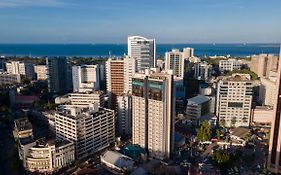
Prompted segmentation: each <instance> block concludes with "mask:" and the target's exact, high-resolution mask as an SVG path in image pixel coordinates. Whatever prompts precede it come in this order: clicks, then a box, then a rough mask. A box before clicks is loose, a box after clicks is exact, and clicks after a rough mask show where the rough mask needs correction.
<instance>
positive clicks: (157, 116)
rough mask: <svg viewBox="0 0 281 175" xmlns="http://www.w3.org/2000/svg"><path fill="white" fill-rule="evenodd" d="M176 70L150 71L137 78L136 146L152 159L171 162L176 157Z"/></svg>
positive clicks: (134, 96) (134, 100)
mask: <svg viewBox="0 0 281 175" xmlns="http://www.w3.org/2000/svg"><path fill="white" fill-rule="evenodd" d="M173 86H174V83H173V74H172V70H169V71H167V72H159V71H157V70H156V69H154V71H153V70H146V72H145V74H144V73H138V74H135V75H134V77H133V92H132V134H133V137H132V142H133V144H138V145H139V146H140V147H142V148H144V149H145V150H146V151H147V152H148V154H149V156H150V157H154V158H157V159H166V158H170V157H171V155H172V154H173V145H174V144H173V142H174V138H173V137H174V117H175V106H174V104H175V97H174V96H175V91H174V87H173Z"/></svg>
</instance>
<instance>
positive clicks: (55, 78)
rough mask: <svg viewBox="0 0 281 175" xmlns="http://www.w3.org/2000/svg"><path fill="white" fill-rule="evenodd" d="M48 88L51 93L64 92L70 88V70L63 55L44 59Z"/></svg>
mask: <svg viewBox="0 0 281 175" xmlns="http://www.w3.org/2000/svg"><path fill="white" fill-rule="evenodd" d="M46 63H47V71H48V74H47V76H48V89H49V92H51V93H66V92H68V91H71V90H72V81H71V78H72V77H71V71H70V70H69V65H68V63H67V58H65V57H50V58H47V59H46Z"/></svg>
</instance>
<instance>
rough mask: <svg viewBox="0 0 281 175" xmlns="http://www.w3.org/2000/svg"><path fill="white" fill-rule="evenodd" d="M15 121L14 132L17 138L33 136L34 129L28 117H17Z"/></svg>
mask: <svg viewBox="0 0 281 175" xmlns="http://www.w3.org/2000/svg"><path fill="white" fill-rule="evenodd" d="M14 123H15V128H14V133H15V136H16V138H17V139H22V138H33V129H32V125H31V123H30V122H29V121H28V118H26V117H24V118H20V119H16V120H15V121H14Z"/></svg>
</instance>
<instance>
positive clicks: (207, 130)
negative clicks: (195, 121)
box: [196, 121, 212, 142]
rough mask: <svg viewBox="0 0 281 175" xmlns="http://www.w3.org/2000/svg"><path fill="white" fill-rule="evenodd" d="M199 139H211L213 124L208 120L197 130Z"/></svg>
mask: <svg viewBox="0 0 281 175" xmlns="http://www.w3.org/2000/svg"><path fill="white" fill-rule="evenodd" d="M196 131H197V139H198V140H199V141H202V142H204V141H209V140H210V139H211V132H212V130H211V126H210V124H209V123H208V122H207V121H203V122H202V123H201V125H200V128H198V129H197V130H196Z"/></svg>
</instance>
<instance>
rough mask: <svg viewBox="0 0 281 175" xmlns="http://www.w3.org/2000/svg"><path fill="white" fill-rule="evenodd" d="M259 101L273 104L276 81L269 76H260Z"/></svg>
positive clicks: (264, 103) (269, 104)
mask: <svg viewBox="0 0 281 175" xmlns="http://www.w3.org/2000/svg"><path fill="white" fill-rule="evenodd" d="M260 81H261V85H260V88H259V101H260V102H261V104H262V105H266V106H273V105H274V103H275V101H276V100H275V98H276V92H277V91H276V88H277V85H276V81H275V80H273V79H269V78H260Z"/></svg>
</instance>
